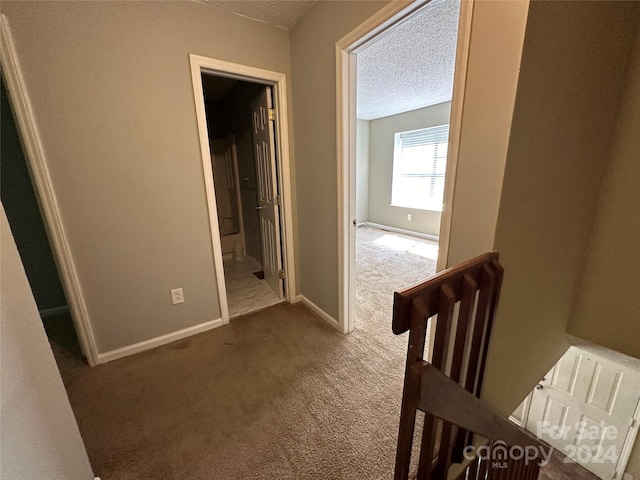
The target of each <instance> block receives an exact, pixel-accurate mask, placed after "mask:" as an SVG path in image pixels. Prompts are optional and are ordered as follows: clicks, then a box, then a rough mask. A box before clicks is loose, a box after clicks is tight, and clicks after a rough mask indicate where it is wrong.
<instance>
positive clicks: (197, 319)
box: [0, 1, 295, 353]
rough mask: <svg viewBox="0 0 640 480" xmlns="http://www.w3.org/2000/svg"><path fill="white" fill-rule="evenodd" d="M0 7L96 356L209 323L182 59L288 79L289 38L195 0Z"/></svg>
mask: <svg viewBox="0 0 640 480" xmlns="http://www.w3.org/2000/svg"><path fill="white" fill-rule="evenodd" d="M0 9H1V11H2V13H3V14H5V15H6V17H7V19H8V22H9V25H10V27H11V30H12V33H13V37H14V39H15V43H16V45H15V47H16V51H17V56H18V60H19V62H20V64H21V68H22V73H23V76H24V79H25V83H26V90H27V93H28V95H29V97H30V100H31V104H32V106H33V110H34V116H35V120H36V122H37V126H38V128H39V132H40V135H41V138H42V143H43V147H44V152H45V154H46V161H47V167H48V169H49V172H50V175H51V179H52V182H53V186H54V190H55V194H56V197H57V201H58V204H59V206H60V217H61V219H62V225H63V228H64V232H65V235H66V238H67V240H68V243H69V246H70V251H71V254H72V258H73V262H74V264H75V267H76V270H77V273H78V278H79V282H80V287H81V290H82V293H83V295H84V300H85V303H86V307H87V311H88V315H89V320H90V323H91V327H92V329H93V332H94V335H95V338H96V342H97V345H98V350H99V352H100V353H105V352H108V351H112V350H114V349H118V348H123V347H127V346H130V345H132V344H135V343H138V342H143V341H146V340H150V339H153V338H156V337H159V336H162V335H167V334H171V333H172V332H175V331H178V330H182V329H185V328H189V327H193V326H196V325H199V324H202V323H204V322H208V321H212V320H215V319H218V318H220V315H221V313H220V305H219V301H218V294H217V286H216V272H215V267H214V262H213V251H212V245H211V235H210V226H209V220H208V212H207V203H206V194H205V186H204V178H203V172H202V159H201V155H200V143H199V138H198V128H197V122H196V113H195V105H194V95H193V88H192V80H191V70H190V63H189V54H190V53H193V54H198V55H203V56H206V57H212V58H216V59H220V60H224V61H228V62H234V63H238V64H242V65H250V66H253V67H257V68H263V69H267V70H272V71H277V72H282V73H284V74H285V75H287V76H288V77H289V76H290V52H289V34H288V32H287V31H286V30H284V29H281V28H277V27H275V26H271V25H268V24H266V23H263V22H258V21H253V20H250V19H247V18H245V17H241V16H239V15H234V14H232V13H229V12H226V11H224V10H221V9H218V8H216V7H213V6H210V5H204V4H200V3H197V2H85V1H49V2H22V1H3V2H2V3H1V5H0ZM288 93H289V99H291V96H290V95H291V92H288ZM289 113H290V114H291V112H289ZM290 134H291V130H290ZM292 148H293V147H292ZM293 203H294V204H295V200H294V202H293ZM180 287H181V288H183V289H184V298H185V302H184V303H183V304H180V305H177V306H172V305H171V297H170V293H169V291H170V290H171V289H174V288H180Z"/></svg>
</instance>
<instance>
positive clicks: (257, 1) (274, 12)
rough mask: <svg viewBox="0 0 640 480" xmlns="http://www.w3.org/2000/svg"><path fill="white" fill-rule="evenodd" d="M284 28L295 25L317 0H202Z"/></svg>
mask: <svg viewBox="0 0 640 480" xmlns="http://www.w3.org/2000/svg"><path fill="white" fill-rule="evenodd" d="M201 1H203V2H204V3H208V4H209V5H215V6H216V7H220V8H224V9H225V10H228V11H230V12H234V13H238V14H240V15H244V16H245V17H249V18H253V19H255V20H262V21H263V22H267V23H271V24H273V25H277V26H279V27H282V28H286V29H289V28H291V27H293V25H294V24H295V23H296V21H297V20H298V19H299V18H300V17H301V16H302V15H303V14H304V12H306V11H307V9H308V8H309V7H310V6H311V4H313V3H314V2H315V0H201Z"/></svg>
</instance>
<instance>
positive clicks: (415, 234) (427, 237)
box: [358, 222, 439, 242]
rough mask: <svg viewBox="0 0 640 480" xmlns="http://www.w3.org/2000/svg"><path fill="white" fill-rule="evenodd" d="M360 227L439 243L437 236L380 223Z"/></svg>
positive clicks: (369, 223) (370, 223)
mask: <svg viewBox="0 0 640 480" xmlns="http://www.w3.org/2000/svg"><path fill="white" fill-rule="evenodd" d="M360 225H363V226H365V227H373V228H378V229H380V230H388V231H390V232H396V233H401V234H403V235H409V236H410V237H418V238H424V239H425V240H431V241H433V242H438V241H439V238H438V237H437V236H436V235H429V234H428V233H422V232H414V231H413V230H405V229H403V228H396V227H390V226H389V225H381V224H379V223H373V222H364V223H362V224H358V226H360Z"/></svg>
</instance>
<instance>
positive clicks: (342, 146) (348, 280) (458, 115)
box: [336, 0, 475, 333]
mask: <svg viewBox="0 0 640 480" xmlns="http://www.w3.org/2000/svg"><path fill="white" fill-rule="evenodd" d="M429 1H430V0H416V1H415V2H413V3H411V4H410V5H408V6H407V4H406V3H405V2H391V3H390V4H388V5H387V6H386V7H384V8H382V9H381V10H379V11H378V12H377V13H376V14H375V15H373V16H372V17H370V18H369V19H368V20H367V21H365V22H364V23H363V24H361V25H360V26H358V27H357V28H355V29H354V30H353V31H351V32H349V33H348V34H347V35H346V36H344V37H343V38H341V39H340V40H339V41H338V42H337V43H336V104H337V105H336V108H337V122H336V124H337V132H336V134H337V136H336V140H337V145H338V268H339V270H338V272H339V274H338V288H339V291H338V298H339V311H338V315H339V317H338V323H339V327H340V330H341V331H342V332H343V333H348V332H351V331H352V330H354V328H355V312H354V304H355V230H354V228H353V225H352V222H353V220H354V219H355V203H356V200H355V185H356V178H355V165H356V95H357V86H356V53H357V52H358V51H359V50H360V49H362V48H364V47H365V46H366V44H367V43H368V42H369V41H370V40H372V39H373V38H374V37H377V36H378V35H380V34H383V33H384V32H385V31H387V30H388V29H389V28H391V27H393V26H394V25H396V24H398V23H399V22H401V21H403V20H404V19H406V18H407V17H408V16H410V15H411V14H413V13H414V12H415V11H416V10H417V9H419V8H420V7H422V6H423V5H425V4H427V3H429ZM474 4H475V0H462V1H461V4H460V20H459V26H458V41H457V52H456V64H455V72H454V77H453V97H452V100H451V119H450V128H449V154H448V158H447V174H446V178H445V188H444V204H443V209H442V215H441V217H440V241H439V251H438V262H437V270H438V271H440V270H442V269H444V268H445V267H446V266H447V259H448V253H449V243H450V236H451V215H452V207H453V196H454V185H455V179H456V170H457V164H458V151H459V145H460V129H461V125H462V110H463V102H464V92H465V85H466V77H467V64H468V59H469V44H470V41H471V21H472V17H473V7H474Z"/></svg>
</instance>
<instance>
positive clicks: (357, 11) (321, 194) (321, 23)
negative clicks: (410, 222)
mask: <svg viewBox="0 0 640 480" xmlns="http://www.w3.org/2000/svg"><path fill="white" fill-rule="evenodd" d="M386 3H387V2H375V1H366V2H362V1H321V2H316V3H314V4H313V5H312V6H311V7H310V8H309V10H307V12H306V13H305V15H304V16H303V17H302V18H301V19H300V21H298V23H297V24H296V25H295V26H294V27H293V28H292V29H291V31H290V35H291V36H290V41H291V70H292V74H291V75H292V80H293V95H294V96H295V99H296V100H295V104H294V111H293V114H294V115H293V121H294V122H295V125H296V130H295V135H296V137H295V142H296V146H295V151H296V187H297V207H298V242H299V245H300V249H299V259H300V262H299V267H300V268H299V273H300V276H301V279H300V285H301V290H302V291H301V293H302V294H303V295H305V296H306V297H307V298H309V299H310V300H311V301H312V302H314V303H315V304H316V305H318V306H319V307H320V308H322V309H323V310H324V311H325V312H327V313H328V314H329V315H331V316H332V317H334V318H338V287H337V286H338V220H337V214H338V205H337V201H338V197H337V195H338V193H337V180H336V179H337V173H338V164H337V160H336V148H337V147H336V68H335V66H336V59H335V45H336V42H337V41H338V40H340V38H342V37H343V36H344V35H346V34H347V33H348V32H350V31H351V30H353V29H354V28H355V27H357V26H358V25H359V24H360V23H362V22H363V21H364V20H366V19H367V18H368V17H370V16H371V15H372V14H373V13H375V12H376V11H377V10H378V9H380V8H381V7H383V6H384V5H385V4H386Z"/></svg>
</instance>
